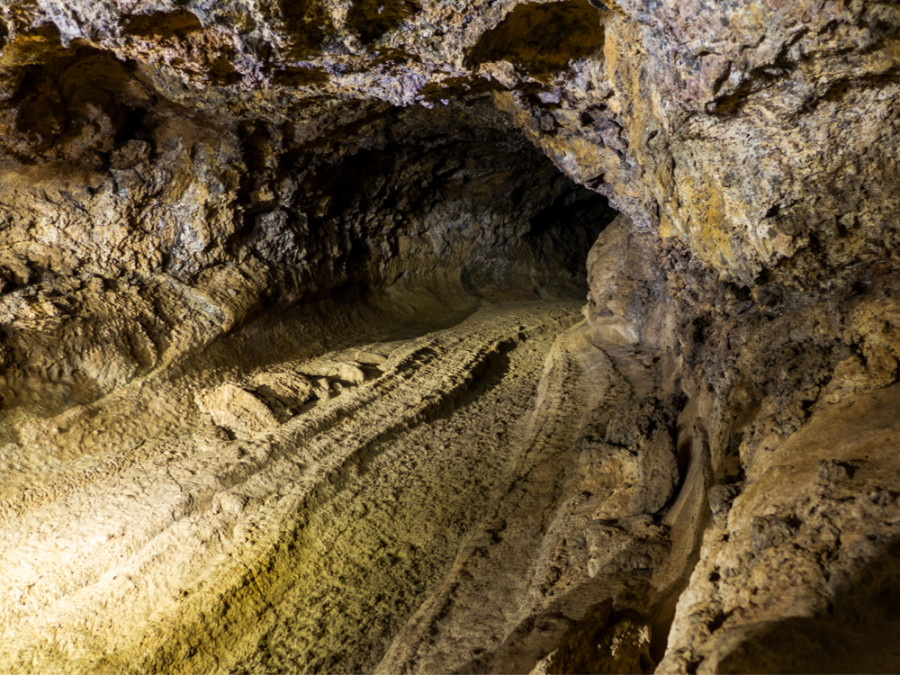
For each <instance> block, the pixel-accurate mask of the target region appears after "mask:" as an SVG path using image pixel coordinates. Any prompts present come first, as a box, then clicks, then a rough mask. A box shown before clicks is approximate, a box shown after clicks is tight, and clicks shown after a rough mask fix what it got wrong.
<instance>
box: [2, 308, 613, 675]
mask: <svg viewBox="0 0 900 675" xmlns="http://www.w3.org/2000/svg"><path fill="white" fill-rule="evenodd" d="M388 300H389V299H388ZM439 300H440V299H435V298H419V299H418V300H415V299H413V300H410V302H412V305H411V306H409V307H405V308H403V309H402V310H401V309H398V308H397V307H396V306H395V305H392V307H391V311H378V310H376V309H374V308H373V307H372V306H370V307H368V308H367V309H365V310H353V311H348V312H347V314H346V315H334V316H330V317H327V318H322V317H320V318H319V319H313V318H310V316H309V315H306V316H305V317H292V316H287V317H282V318H280V319H279V320H278V321H274V322H273V321H272V320H269V319H267V320H265V321H262V322H261V323H260V322H258V323H257V324H256V325H251V326H249V327H247V328H245V329H243V330H242V331H240V332H239V333H237V334H235V335H233V336H231V337H230V338H228V339H226V340H224V341H223V342H222V343H220V344H218V345H214V346H213V347H211V348H209V349H208V350H206V352H204V353H203V354H199V355H197V354H195V355H193V356H191V357H190V358H189V359H186V360H183V361H182V362H179V363H176V364H172V365H170V366H169V367H167V368H166V369H164V370H161V371H157V372H154V373H151V374H150V375H148V376H146V377H145V378H143V380H140V381H135V382H133V383H132V384H131V385H129V386H128V387H126V388H125V389H123V390H121V391H119V392H117V393H115V394H113V395H110V396H107V397H105V398H103V399H101V400H99V401H97V402H95V403H93V404H90V405H87V406H79V407H76V408H72V409H70V410H67V411H65V412H63V413H62V414H59V415H57V416H56V417H53V418H50V419H41V418H39V417H29V416H23V417H21V418H19V419H16V420H12V421H11V422H8V424H11V425H13V426H14V427H15V430H16V432H17V435H18V438H19V441H18V443H15V444H7V445H6V446H3V448H2V452H3V453H4V454H3V459H4V460H5V469H6V472H5V475H4V477H3V480H2V483H0V509H2V511H0V513H2V526H0V566H2V569H3V570H4V578H5V581H4V584H3V585H2V586H0V612H2V614H0V630H2V633H0V643H2V644H3V645H5V648H4V650H3V651H2V654H0V668H2V669H4V670H7V669H12V670H16V669H24V670H41V671H43V672H51V671H54V670H55V671H65V672H122V671H123V670H129V671H166V672H210V671H217V672H220V671H234V672H274V671H291V672H301V671H320V672H321V671H329V672H339V671H340V672H348V671H366V670H372V669H374V668H376V667H377V666H378V664H379V662H381V666H380V669H381V670H385V671H395V670H398V669H404V670H406V669H412V670H423V669H424V670H434V669H436V668H437V669H440V670H447V669H455V668H460V667H465V665H466V664H465V662H464V661H465V659H469V658H473V657H477V656H478V654H479V653H482V652H485V651H488V652H490V653H492V654H493V653H494V652H495V651H496V650H497V649H498V648H499V647H500V645H501V644H502V643H503V641H504V640H505V639H506V638H507V637H508V635H509V634H510V633H511V632H513V631H514V630H515V629H516V628H517V626H518V625H519V624H520V623H521V621H522V620H523V619H525V618H527V615H528V614H529V613H530V612H533V611H534V606H533V605H534V602H533V601H528V602H525V604H524V605H523V604H522V601H521V599H522V598H527V597H529V593H531V594H532V595H533V594H534V593H535V592H537V591H536V590H535V588H532V587H533V586H534V585H535V584H538V585H539V582H540V580H541V579H543V578H544V577H546V576H547V574H548V571H547V570H546V569H542V567H541V566H542V565H544V566H546V565H545V564H544V563H542V562H540V561H541V560H542V559H543V558H546V555H547V551H543V550H541V546H540V542H541V539H542V537H543V536H544V535H545V533H546V532H547V531H548V530H552V527H553V518H554V512H553V509H554V508H555V507H554V504H555V503H556V502H555V501H554V500H553V499H549V500H548V499H547V494H546V491H547V490H554V489H557V490H558V489H559V488H558V485H559V484H560V476H561V475H562V473H563V472H564V469H565V464H566V459H565V458H566V453H565V452H564V450H568V449H570V448H571V443H572V442H573V440H574V434H576V433H577V431H578V430H579V429H580V428H581V426H583V424H584V422H585V420H584V419H582V417H583V416H584V414H585V412H584V411H590V410H591V409H592V407H593V406H594V405H596V403H597V401H594V400H592V401H587V400H582V399H585V397H594V398H597V397H599V398H602V397H603V396H604V395H608V394H609V388H608V387H607V388H606V389H604V388H603V387H597V386H594V387H590V388H589V387H583V386H581V384H579V382H580V381H581V382H582V383H583V377H584V375H585V373H588V372H591V369H593V375H594V376H597V377H595V378H594V384H595V385H596V380H597V378H598V377H606V378H607V380H608V381H609V382H611V383H612V382H614V381H615V377H613V376H612V371H611V369H610V368H609V366H608V361H604V358H605V357H603V356H602V352H600V351H599V350H597V349H594V348H590V347H589V346H588V344H587V341H586V339H585V337H584V335H583V333H584V331H583V330H581V331H580V329H578V328H577V327H576V328H575V329H573V330H574V332H573V331H571V330H570V331H569V333H568V334H567V337H566V338H565V339H563V340H562V341H557V336H559V335H560V334H561V333H563V332H564V331H566V330H567V329H569V328H570V327H571V326H573V325H575V324H577V323H578V322H579V320H580V304H578V303H571V302H518V303H507V304H504V305H494V304H490V303H483V304H482V305H481V306H480V308H478V309H477V310H475V307H474V305H473V303H472V301H471V300H467V301H465V302H463V301H459V302H457V303H455V304H447V303H440V302H439ZM386 302H387V301H386ZM417 302H418V305H417V304H416V303H417ZM435 303H437V304H438V305H440V306H441V307H442V308H443V311H436V307H435ZM426 305H427V306H426ZM404 312H405V314H404ZM410 317H419V319H418V320H410ZM421 317H427V319H422V318H421ZM442 324H443V325H442ZM579 331H580V332H579ZM554 345H555V346H554ZM586 354H589V355H590V356H585V355H586ZM548 356H549V358H548ZM604 363H606V364H607V365H606V366H604V365H603V364H604ZM579 378H582V379H581V380H579ZM542 381H543V384H541V383H542ZM610 386H612V384H611V385H610ZM589 391H590V392H594V393H591V394H589V393H588V392H589ZM563 392H565V393H566V396H563V395H562V393H563ZM555 486H556V487H555ZM542 556H543V558H542ZM551 576H552V575H551ZM479 579H491V582H490V584H491V587H490V588H483V587H481V586H480V585H479V583H480V582H479V581H478V580H479ZM529 589H530V590H529ZM538 595H540V593H538ZM544 595H545V596H546V589H545V591H544ZM516 598H518V600H516ZM538 604H540V603H538ZM473 605H478V606H473ZM398 638H400V639H398ZM382 659H384V660H383V661H382ZM461 659H463V660H462V661H461Z"/></svg>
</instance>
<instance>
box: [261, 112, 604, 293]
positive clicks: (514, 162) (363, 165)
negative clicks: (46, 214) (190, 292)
mask: <svg viewBox="0 0 900 675" xmlns="http://www.w3.org/2000/svg"><path fill="white" fill-rule="evenodd" d="M379 124H380V126H381V127H382V130H381V131H380V132H379V133H378V134H377V135H375V136H374V137H369V138H368V139H367V142H366V143H365V144H362V143H360V141H359V138H358V137H357V139H356V140H355V141H353V142H352V143H348V144H345V145H344V146H343V147H339V148H338V150H337V151H335V152H332V153H330V154H329V155H328V157H327V158H326V159H325V160H324V161H323V160H322V159H320V158H316V159H314V160H313V161H310V160H309V159H308V158H307V157H303V156H297V155H294V154H291V153H286V154H285V155H284V157H283V159H282V168H281V170H282V171H284V172H289V171H291V170H295V167H297V166H302V167H303V177H302V180H301V181H300V183H299V186H298V189H297V190H296V196H295V197H294V200H293V202H292V203H291V204H290V207H289V210H290V211H292V213H289V214H288V215H287V217H286V218H284V219H283V223H282V224H281V225H276V226H273V224H272V220H271V218H270V216H268V215H266V214H263V215H262V216H258V217H256V218H255V224H254V225H253V229H252V232H253V234H252V237H253V238H255V243H254V247H255V250H256V251H257V253H258V254H259V255H260V256H261V257H263V258H264V259H265V260H266V262H268V263H269V264H270V265H271V266H272V267H274V268H281V269H296V271H297V273H298V275H299V276H298V278H296V280H295V287H296V288H298V289H303V290H301V291H300V292H301V293H302V292H304V291H308V289H310V288H318V289H321V290H325V291H326V292H330V291H331V290H332V289H348V288H354V287H355V288H363V289H366V290H367V291H369V292H374V291H379V290H383V289H386V288H389V287H393V288H394V289H397V288H399V287H410V288H411V287H414V286H422V285H426V286H427V285H429V284H432V285H434V284H438V285H440V284H442V283H445V282H451V281H452V282H459V283H460V284H462V286H463V287H464V288H465V290H466V291H467V292H468V293H469V294H471V295H473V296H475V297H485V298H490V299H500V298H501V297H503V296H506V297H510V298H520V299H521V298H526V297H543V298H553V297H566V298H584V296H585V292H586V289H587V285H586V271H585V260H586V256H587V253H588V250H589V249H590V247H591V245H592V244H593V242H594V241H595V239H596V237H597V235H598V234H599V233H600V232H601V231H602V229H603V228H604V227H605V226H606V224H607V223H609V222H610V221H611V220H612V218H613V217H614V216H615V215H616V213H615V211H613V210H612V209H610V208H609V206H608V204H607V201H606V199H605V198H604V197H603V196H601V195H599V194H597V193H595V192H593V191H591V190H588V189H587V188H584V187H582V186H579V185H577V184H576V183H574V182H573V181H572V180H571V179H569V178H568V177H567V176H565V175H564V174H562V173H561V172H560V171H559V169H557V167H556V166H555V165H554V164H553V163H552V162H551V161H550V160H549V159H548V158H547V157H546V156H545V155H544V154H543V153H542V152H541V151H540V150H539V149H537V148H535V147H534V146H533V145H532V144H531V143H530V142H529V141H528V140H527V139H526V138H525V137H524V135H522V134H521V133H520V132H517V131H511V130H510V129H509V127H508V121H505V120H504V119H502V118H501V117H500V114H499V113H497V112H496V111H495V110H494V109H493V107H492V106H491V104H490V103H489V102H488V101H481V102H479V101H477V100H476V101H475V102H474V103H469V104H466V103H453V104H450V105H448V106H438V107H437V108H435V109H434V110H427V109H424V108H418V107H417V108H414V109H407V110H403V111H400V112H399V113H395V115H394V116H393V118H392V119H387V120H384V121H381V122H380V123H379ZM251 189H252V188H251ZM285 227H288V228H292V229H291V232H290V237H291V239H292V241H296V242H302V247H303V249H304V251H305V258H304V260H302V261H298V260H296V259H294V260H292V259H291V258H290V252H291V250H292V248H291V247H287V248H286V247H285V246H283V245H281V244H280V241H281V240H280V239H279V237H281V236H282V235H281V231H282V230H281V229H279V228H285ZM294 248H299V247H294ZM310 261H312V266H311V265H310Z"/></svg>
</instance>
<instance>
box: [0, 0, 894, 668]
mask: <svg viewBox="0 0 900 675" xmlns="http://www.w3.org/2000/svg"><path fill="white" fill-rule="evenodd" d="M0 18H2V30H0V35H2V40H3V47H2V55H0V125H2V128H3V134H2V139H0V150H2V165H0V172H2V180H0V284H2V288H0V292H2V294H0V327H2V331H3V344H2V352H0V359H2V364H3V372H2V375H0V377H2V385H3V388H2V394H3V401H4V408H5V411H4V413H3V414H4V415H5V416H6V419H7V420H12V421H11V422H9V423H8V425H7V428H6V430H5V431H4V434H6V436H8V438H6V439H5V440H7V441H9V442H10V443H14V442H21V441H22V438H24V437H23V436H22V434H21V433H20V431H19V430H18V428H16V427H15V424H16V423H15V420H16V419H17V417H18V416H20V415H22V414H23V411H25V413H26V414H34V413H35V411H37V412H39V413H40V414H50V413H56V412H59V411H60V410H65V409H66V408H67V407H69V406H73V405H82V404H85V403H88V402H91V401H94V400H97V399H99V398H100V397H102V396H104V395H106V394H109V393H110V392H113V391H116V390H117V389H119V388H121V387H123V386H125V385H126V384H128V383H129V382H131V381H133V380H134V379H135V378H136V377H140V376H143V375H145V374H147V373H150V372H153V371H156V370H158V369H160V368H166V367H168V366H169V365H170V364H173V363H178V362H179V359H182V360H183V359H186V358H190V357H191V355H193V354H196V353H199V352H202V350H203V349H204V348H206V347H207V346H208V345H211V344H213V343H214V342H215V341H216V340H218V339H220V338H221V337H222V336H224V335H227V334H228V333H229V332H230V331H232V330H233V329H234V328H235V327H237V326H241V325H243V324H245V323H246V322H248V321H250V320H252V319H254V318H255V317H258V316H260V315H261V314H263V313H265V312H266V311H269V310H272V309H273V308H274V309H276V310H279V309H283V308H287V307H291V306H293V305H294V304H296V303H298V302H312V301H316V300H321V299H322V298H327V297H329V296H330V295H331V294H333V293H336V292H339V291H341V290H342V289H359V288H363V289H366V292H370V293H374V292H376V291H383V290H384V289H390V288H395V289H396V288H398V287H402V286H403V285H404V284H413V283H429V284H432V285H436V286H440V285H441V284H446V283H458V284H460V285H463V286H466V287H467V288H468V290H469V291H470V292H475V293H476V294H478V295H481V296H482V297H491V296H492V294H495V293H501V292H502V289H503V287H504V285H506V286H516V287H519V288H527V289H529V290H530V291H534V292H537V293H539V294H540V293H543V294H545V295H546V294H551V293H555V294H559V293H562V294H568V293H571V292H573V289H577V287H578V283H579V282H580V281H581V280H582V279H585V278H586V279H587V282H588V284H589V288H590V293H589V298H588V307H587V310H586V319H587V325H588V326H589V327H590V330H591V331H592V336H593V338H592V339H593V341H594V342H595V343H596V344H597V345H602V346H603V347H604V348H606V349H614V350H617V351H616V354H617V355H618V356H617V358H618V359H619V361H617V363H621V364H627V363H631V362H639V363H641V364H644V365H643V366H642V368H643V369H644V371H645V372H644V371H642V372H644V375H641V377H643V378H647V377H651V378H652V379H653V380H654V382H655V384H654V386H653V387H650V388H648V389H647V390H646V391H637V392H636V393H635V394H634V399H635V400H634V401H632V402H631V403H629V406H630V408H629V410H634V411H637V410H641V409H642V408H641V406H642V405H644V406H645V407H646V406H649V407H651V408H655V409H659V410H668V409H669V408H671V407H672V406H674V409H673V410H672V411H670V413H666V414H665V415H663V416H662V418H663V420H664V421H662V422H659V423H660V424H664V425H668V427H669V429H670V431H671V433H672V435H673V438H674V441H673V443H674V445H675V447H676V452H677V459H678V464H679V469H678V471H679V477H678V488H677V490H676V492H675V493H674V494H672V495H669V496H668V497H667V498H666V499H663V500H662V502H660V503H653V504H648V505H645V507H642V508H643V511H641V513H643V514H644V515H647V516H649V517H652V518H653V519H655V521H656V522H657V523H662V525H664V526H665V527H666V528H668V531H669V534H668V535H667V537H666V538H665V541H666V543H665V545H664V548H666V547H667V549H666V550H668V551H669V553H668V554H667V555H668V557H666V556H665V555H663V556H661V558H660V559H659V561H657V562H654V572H653V575H652V582H651V583H649V584H645V585H644V586H642V590H641V591H640V592H639V593H633V594H632V595H631V596H630V597H628V598H625V597H624V596H623V597H622V598H618V599H617V602H618V603H619V605H618V606H616V607H615V608H607V609H606V610H603V611H599V613H598V615H597V616H598V617H599V618H598V619H597V621H598V625H600V628H599V629H598V630H600V632H601V636H600V638H598V641H599V643H601V644H602V642H603V639H606V638H609V635H611V634H612V633H611V632H610V631H612V632H615V630H618V629H621V628H622V626H625V625H626V624H628V622H629V621H632V622H634V623H635V625H638V624H640V622H641V621H644V622H647V623H648V624H652V625H653V629H654V635H655V637H654V639H653V644H652V649H651V650H650V651H651V652H652V654H650V655H649V656H646V657H645V661H644V662H643V666H642V667H647V663H649V662H648V661H647V660H646V659H647V658H650V659H651V661H652V662H657V661H661V664H660V665H659V668H660V672H694V671H704V672H712V671H723V672H738V671H742V670H756V671H763V670H766V669H769V670H785V669H790V668H794V667H798V668H801V669H806V670H821V669H823V668H824V667H825V665H826V664H824V663H823V662H822V661H821V660H817V659H821V658H822V657H821V654H822V653H823V650H824V652H825V653H826V654H829V656H828V658H829V659H830V658H832V656H833V658H834V659H836V660H835V661H834V663H840V664H847V665H844V666H840V669H853V668H856V667H857V666H856V665H854V664H859V663H866V666H865V669H867V670H878V669H881V668H886V669H887V670H891V669H892V668H891V664H897V663H898V661H897V660H896V655H894V654H891V653H889V650H887V649H886V648H884V647H878V648H877V649H876V647H875V645H878V644H881V645H883V644H884V643H885V642H886V641H888V639H887V637H886V636H895V635H896V632H897V631H896V630H895V629H896V622H895V620H894V618H893V617H892V615H891V612H890V610H889V608H884V607H882V608H881V609H878V607H881V605H880V604H879V603H878V602H875V601H874V600H873V603H874V604H875V605H877V606H878V607H876V610H875V611H876V616H877V617H880V616H882V615H883V616H884V621H880V620H878V619H877V618H876V619H873V618H871V617H870V618H865V619H863V618H860V617H859V615H860V614H864V613H865V611H864V610H863V609H861V601H860V600H859V598H860V597H870V596H872V597H874V596H878V595H879V594H882V595H884V594H886V595H887V597H894V596H895V595H896V588H897V586H896V579H895V577H896V575H895V573H894V571H893V568H892V567H891V564H892V563H890V562H884V561H890V559H891V557H892V553H891V552H892V551H893V550H894V547H895V541H896V537H897V534H898V533H897V527H898V523H900V518H898V515H900V507H898V503H897V493H896V490H894V489H893V487H892V485H893V484H894V483H895V482H896V481H895V477H896V475H897V473H896V472H897V468H896V467H895V466H894V464H895V461H894V459H893V455H894V454H895V452H894V450H895V448H896V445H897V438H898V436H897V433H898V432H897V420H896V414H895V411H896V409H897V407H896V405H897V391H896V386H897V385H896V382H897V378H898V376H900V372H898V359H900V339H898V325H900V305H898V302H900V300H898V295H897V291H898V284H900V277H898V273H897V268H898V260H897V253H896V251H897V248H898V246H897V245H898V237H900V235H898V228H897V225H896V213H897V211H898V207H900V173H898V146H897V142H896V140H897V131H898V126H900V115H898V105H900V104H898V100H900V97H898V87H900V58H898V56H900V52H898V39H900V38H898V31H900V10H898V8H897V6H896V4H894V3H890V2H875V1H872V0H846V1H844V0H817V1H812V0H810V1H803V2H793V3H784V2H778V1H776V0H753V1H752V2H744V3H724V4H723V3H721V2H713V1H711V0H692V1H691V2H675V1H674V0H672V1H668V0H662V1H659V2H641V1H639V0H616V1H614V0H597V2H590V3H589V2H587V1H586V0H563V1H561V2H532V3H520V2H515V1H513V0H509V1H506V2H498V3H483V2H479V1H478V0H474V1H470V2H466V1H461V2H455V3H449V4H448V3H437V2H412V1H410V0H397V1H395V0H387V1H385V2H367V1H365V0H362V1H360V2H344V1H334V2H332V1H330V0H328V1H323V2H315V1H310V2H301V3H292V2H286V1H266V2H247V1H245V0H228V1H226V2H219V3H206V2H201V1H199V0H189V1H188V2H155V1H148V2H140V3H133V2H124V1H118V0H104V1H103V2H78V1H76V2H66V3H56V2H50V1H47V2H10V1H4V2H0ZM606 200H608V203H609V204H610V205H611V206H612V207H613V208H614V209H616V210H617V211H619V212H620V213H621V214H623V215H622V216H620V218H619V219H618V220H616V221H615V223H614V224H613V225H610V226H609V227H607V228H606V229H605V230H604V231H603V233H602V234H600V237H599V239H597V241H596V243H594V244H593V248H592V249H591V252H590V256H589V257H588V263H587V270H586V271H583V270H582V269H581V268H580V266H579V264H577V263H575V262H574V261H575V260H577V259H578V257H579V255H581V256H583V255H584V253H585V252H586V251H587V249H588V248H589V247H590V246H591V240H593V239H594V237H595V236H596V235H597V234H599V233H600V230H601V229H602V228H603V227H604V226H605V225H606V223H607V222H608V221H609V219H610V214H609V213H608V212H607V211H606ZM575 225H577V226H580V227H583V231H582V233H580V234H578V235H577V237H576V238H575V239H572V238H571V237H570V236H568V235H566V231H567V229H570V230H571V229H572V228H573V226H575ZM551 262H552V263H553V264H550V263H551ZM559 263H562V264H563V266H565V267H566V268H567V269H568V270H569V272H568V273H566V274H563V275H560V274H559V271H558V270H559ZM585 275H586V276H585ZM575 292H577V291H575ZM621 367H622V368H626V367H627V366H624V365H623V366H621ZM647 373H649V375H648V374H647ZM667 406H668V407H667ZM634 415H638V413H636V412H635V413H634ZM10 424H11V425H12V426H9V425H10ZM635 424H637V425H638V426H640V425H639V424H638V423H637V422H635ZM654 424H656V422H654ZM10 429H12V431H10ZM647 433H649V432H647ZM16 461H20V460H16ZM16 461H12V462H11V463H10V468H9V472H10V473H15V472H16V471H26V470H28V466H27V462H25V465H26V466H22V465H21V463H20V464H16ZM632 515H634V514H632ZM629 536H630V535H629ZM633 536H634V537H636V538H638V539H639V538H640V536H642V535H638V534H634V535H633ZM872 569H878V570H882V571H883V572H879V575H878V576H877V578H876V579H875V580H872V578H871V577H872V572H871V570H872ZM892 594H893V595H892ZM617 612H618V614H617ZM623 612H624V613H623ZM627 612H636V614H634V615H632V614H628V613H627ZM879 612H880V613H879ZM636 617H637V618H636ZM669 622H672V623H671V630H669ZM628 625H630V624H628ZM616 627H618V628H616ZM603 631H606V633H603ZM781 631H787V632H788V633H789V634H790V635H796V636H797V642H799V643H802V644H801V646H800V647H797V648H796V650H795V651H790V650H786V649H785V648H784V647H783V646H779V645H780V644H781V643H779V642H778V641H777V640H776V641H775V642H774V643H773V640H774V638H773V637H772V636H773V635H784V634H785V633H782V632H781ZM576 634H578V633H577V631H575V632H574V633H572V635H576ZM602 635H606V638H602ZM660 635H661V636H662V637H660ZM666 635H668V639H665V638H666ZM601 638H602V639H601ZM609 639H612V638H609ZM779 639H780V640H786V639H787V638H784V637H781V638H779ZM522 640H523V641H524V640H525V639H524V638H522ZM572 640H575V638H571V639H570V642H571V641H572ZM575 641H576V642H577V640H575ZM509 649H512V647H510V648H509ZM829 650H831V651H829ZM832 652H834V654H832ZM804 654H805V656H804ZM863 654H866V655H868V656H866V658H869V659H870V661H860V659H861V658H862V655H863ZM873 654H874V656H873ZM544 656H545V655H544ZM568 658H569V657H568V656H565V654H563V653H562V652H561V653H560V655H559V656H558V657H557V667H559V668H564V666H561V665H560V664H561V663H564V662H566V659H568ZM571 658H572V659H575V658H576V657H575V656H572V657H571ZM578 658H585V659H587V661H577V660H574V661H572V660H570V661H568V663H569V667H570V668H577V667H581V668H594V667H596V668H612V669H613V670H614V669H615V668H618V667H622V666H621V663H619V665H618V666H617V665H615V663H614V664H613V665H609V664H606V665H602V664H604V663H606V662H605V661H603V658H605V657H602V658H601V656H600V655H598V654H588V655H586V656H584V655H582V656H581V657H578ZM635 658H636V657H635ZM591 659H594V661H592V660H591ZM792 659H793V660H792ZM841 659H843V660H841ZM497 663H503V661H502V660H501V661H498V662H497ZM507 663H508V662H507ZM633 663H638V664H639V665H640V662H639V660H638V661H634V662H633ZM573 664H574V665H573ZM497 667H500V666H497ZM517 667H518V666H517ZM548 667H551V668H552V667H553V663H552V662H551V663H550V664H549V666H548ZM893 669H896V665H895V666H894V668H893Z"/></svg>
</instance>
